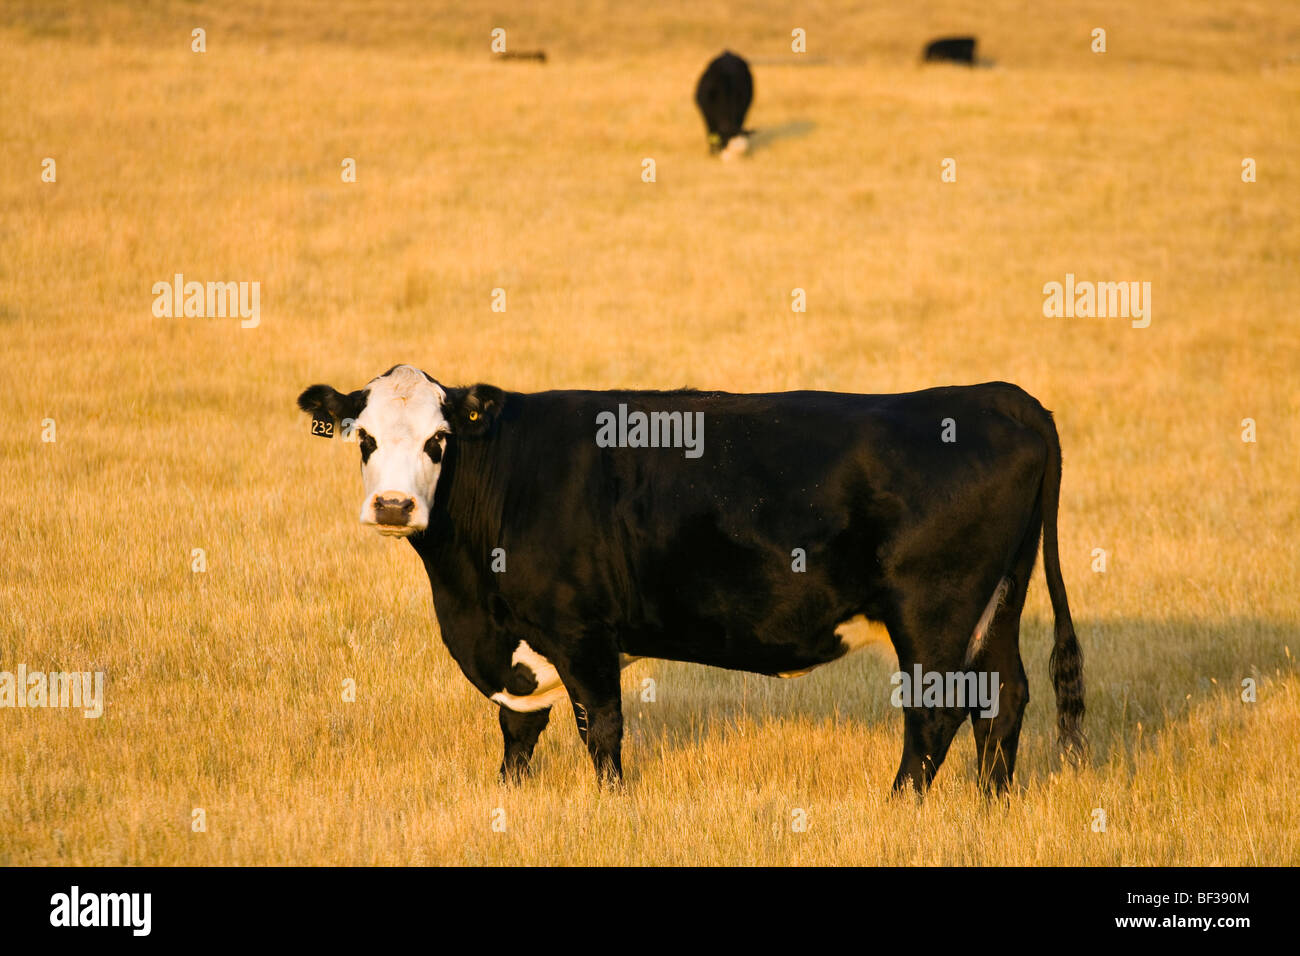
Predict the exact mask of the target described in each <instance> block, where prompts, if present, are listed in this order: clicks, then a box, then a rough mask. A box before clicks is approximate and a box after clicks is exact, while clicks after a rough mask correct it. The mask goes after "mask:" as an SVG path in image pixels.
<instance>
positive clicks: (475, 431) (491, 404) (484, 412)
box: [447, 385, 506, 438]
mask: <svg viewBox="0 0 1300 956" xmlns="http://www.w3.org/2000/svg"><path fill="white" fill-rule="evenodd" d="M505 400H506V393H505V392H503V391H501V389H499V388H497V387H496V386H495V385H471V386H470V387H469V388H454V389H452V390H451V391H450V392H448V394H447V404H448V405H449V406H450V410H451V415H450V416H449V417H450V418H451V433H452V434H453V435H458V436H460V437H461V438H477V437H479V436H480V435H486V434H487V433H488V430H489V429H491V427H492V423H493V422H495V421H496V420H497V416H498V415H500V414H501V408H502V406H503V405H504V404H505Z"/></svg>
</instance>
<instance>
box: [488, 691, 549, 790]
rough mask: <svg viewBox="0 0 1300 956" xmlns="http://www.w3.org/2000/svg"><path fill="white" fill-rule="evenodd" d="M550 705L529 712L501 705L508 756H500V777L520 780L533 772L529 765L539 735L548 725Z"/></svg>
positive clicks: (506, 753)
mask: <svg viewBox="0 0 1300 956" xmlns="http://www.w3.org/2000/svg"><path fill="white" fill-rule="evenodd" d="M550 717H551V708H549V707H547V708H545V709H543V710H533V711H528V712H526V713H520V712H519V711H515V710H511V709H510V708H509V707H502V708H501V714H500V721H501V736H502V737H503V738H504V739H505V756H504V757H503V758H502V760H501V779H502V780H504V781H505V782H507V783H518V782H519V781H520V780H521V779H522V778H523V777H525V776H527V775H528V774H530V773H531V772H532V770H531V767H530V766H529V763H530V761H531V760H532V757H533V748H534V747H536V746H537V738H538V737H540V736H541V734H542V731H543V730H545V729H546V722H547V721H548V720H549V719H550Z"/></svg>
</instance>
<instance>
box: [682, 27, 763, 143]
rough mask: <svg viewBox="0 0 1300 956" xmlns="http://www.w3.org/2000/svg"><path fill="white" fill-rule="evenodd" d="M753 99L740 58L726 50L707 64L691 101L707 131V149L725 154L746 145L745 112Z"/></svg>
mask: <svg viewBox="0 0 1300 956" xmlns="http://www.w3.org/2000/svg"><path fill="white" fill-rule="evenodd" d="M753 100H754V78H753V76H752V75H751V74H750V72H749V64H748V63H746V62H745V61H744V60H743V59H741V58H740V57H738V56H736V54H734V53H732V52H731V51H730V50H728V51H725V52H724V53H723V54H722V55H721V56H719V57H718V58H717V59H715V60H714V61H713V62H712V63H710V64H709V65H708V67H707V68H706V69H705V70H704V75H703V76H701V77H700V82H699V83H698V84H697V85H696V87H695V104H696V105H697V106H698V107H699V108H700V113H701V114H703V116H704V125H705V126H706V127H707V128H708V131H709V152H711V153H722V154H723V156H724V158H729V157H731V156H735V155H738V154H740V153H743V152H745V150H746V149H748V148H749V134H750V132H751V131H750V130H747V129H745V114H746V113H748V112H749V104H750V103H752V102H753Z"/></svg>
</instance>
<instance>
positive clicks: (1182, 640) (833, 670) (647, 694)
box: [623, 617, 1300, 785]
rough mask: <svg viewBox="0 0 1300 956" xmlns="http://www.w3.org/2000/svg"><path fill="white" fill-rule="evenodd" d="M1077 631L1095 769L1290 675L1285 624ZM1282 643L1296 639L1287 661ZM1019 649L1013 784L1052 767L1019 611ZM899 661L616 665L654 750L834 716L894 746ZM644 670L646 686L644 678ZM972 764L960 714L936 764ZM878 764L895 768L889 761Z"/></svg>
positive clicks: (1040, 646)
mask: <svg viewBox="0 0 1300 956" xmlns="http://www.w3.org/2000/svg"><path fill="white" fill-rule="evenodd" d="M1075 627H1076V629H1077V630H1078V633H1079V636H1080V641H1081V643H1082V644H1083V649H1084V658H1085V678H1086V682H1087V708H1088V710H1087V716H1086V718H1085V721H1084V730H1085V732H1086V733H1087V734H1088V737H1089V740H1090V743H1091V748H1092V758H1091V761H1092V763H1093V765H1094V766H1098V767H1101V766H1106V765H1109V764H1112V763H1120V764H1122V765H1124V766H1126V767H1132V766H1133V764H1134V759H1135V757H1136V756H1137V754H1138V752H1139V751H1140V749H1141V748H1143V747H1145V746H1147V745H1149V744H1150V743H1151V742H1152V741H1153V739H1155V738H1156V737H1157V736H1158V735H1159V734H1160V733H1162V732H1163V731H1165V730H1166V729H1168V728H1170V727H1172V726H1174V725H1177V724H1181V723H1184V722H1186V721H1187V720H1188V719H1189V717H1190V716H1191V715H1192V713H1193V712H1194V711H1196V710H1197V709H1198V708H1202V707H1205V706H1212V705H1215V704H1216V702H1218V701H1221V700H1224V699H1226V700H1228V701H1229V702H1231V703H1232V704H1233V705H1234V706H1236V705H1238V704H1239V705H1240V706H1242V707H1243V708H1246V707H1250V706H1252V705H1251V704H1250V703H1247V702H1245V701H1243V700H1242V699H1241V695H1242V693H1243V689H1244V688H1243V684H1242V682H1243V680H1245V679H1246V678H1251V679H1253V681H1254V682H1255V684H1256V685H1257V693H1258V694H1259V696H1260V698H1261V699H1262V697H1263V695H1264V693H1265V691H1264V689H1263V688H1264V687H1265V685H1266V684H1267V682H1268V681H1270V680H1273V679H1277V677H1278V676H1279V675H1280V676H1281V677H1287V676H1294V675H1295V674H1296V673H1297V666H1296V661H1295V655H1296V653H1297V652H1300V639H1298V638H1297V635H1296V633H1295V631H1294V629H1293V628H1288V627H1287V626H1286V625H1285V623H1284V622H1279V621H1269V620H1260V619H1255V618H1230V619H1227V620H1222V619H1221V620H1217V621H1201V620H1195V619H1182V620H1143V619H1136V620H1135V619H1117V620H1087V619H1081V618H1076V619H1075ZM1290 645H1297V646H1296V647H1295V648H1293V649H1292V650H1291V656H1289V657H1288V655H1287V653H1286V648H1287V647H1289V646H1290ZM1021 653H1022V658H1023V660H1024V664H1025V669H1026V671H1027V672H1028V676H1029V684H1030V692H1031V702H1030V705H1029V709H1028V711H1027V712H1026V714H1025V722H1024V727H1023V730H1022V733H1021V747H1020V752H1021V760H1020V765H1019V766H1018V768H1017V771H1016V780H1017V782H1018V783H1019V784H1021V785H1024V784H1027V783H1033V782H1035V781H1041V780H1043V779H1044V778H1046V776H1047V775H1048V774H1050V773H1051V772H1052V771H1053V770H1055V769H1056V768H1057V766H1058V763H1057V761H1056V751H1055V738H1056V730H1055V720H1056V703H1055V698H1054V695H1053V693H1052V685H1051V680H1050V678H1049V675H1048V658H1049V655H1050V653H1051V628H1050V622H1049V621H1047V620H1044V619H1034V618H1029V617H1026V618H1025V620H1024V622H1023V624H1022V627H1021ZM897 667H898V665H897V659H896V658H895V656H894V653H893V648H892V647H891V646H890V645H889V644H888V643H886V642H881V643H880V644H872V645H870V646H869V647H868V648H867V649H865V650H864V651H863V652H861V653H859V654H855V655H853V656H852V657H849V658H846V659H844V660H842V661H837V662H833V663H831V664H828V665H826V666H825V667H822V668H819V669H818V670H816V671H814V672H812V673H811V674H808V675H807V676H805V677H799V678H794V679H789V680H782V679H779V678H769V677H763V676H760V675H756V674H746V673H742V672H737V671H727V670H721V669H718V668H711V667H701V666H698V665H691V664H680V663H675V662H670V661H657V660H641V661H637V662H636V663H634V664H633V665H632V666H630V667H629V668H628V669H627V670H626V671H625V672H624V678H623V711H624V715H625V718H626V725H627V729H628V732H629V733H630V734H634V735H635V737H636V738H637V739H638V741H639V742H640V743H642V744H648V745H649V746H650V748H651V749H652V750H656V749H658V750H665V751H668V750H690V749H695V748H699V747H701V746H706V745H709V744H714V745H716V744H717V742H718V741H719V740H720V739H726V738H727V737H728V736H729V735H731V734H736V733H745V732H750V733H752V732H753V729H754V728H755V727H757V728H758V730H759V732H760V733H764V734H767V733H769V732H771V736H772V738H773V744H774V745H775V746H781V745H782V744H781V735H782V734H787V733H793V734H798V733H800V732H801V731H800V727H803V728H804V729H805V731H806V730H807V729H808V728H809V727H811V726H816V725H824V724H826V723H831V724H833V725H834V726H836V727H842V728H843V729H844V731H845V732H846V739H847V737H848V736H859V738H860V735H862V734H867V735H873V736H878V735H879V733H880V732H881V729H882V728H888V733H889V734H891V735H897V740H896V743H897V746H898V750H899V752H901V748H902V718H901V714H900V711H899V710H898V709H897V708H895V707H894V706H893V705H892V704H891V703H890V695H891V692H892V690H893V686H894V685H893V684H892V683H891V677H892V676H893V674H894V673H895V672H896V671H897ZM647 678H649V679H651V680H652V681H653V684H652V685H650V684H646V683H645V682H646V679H647ZM1243 713H1248V712H1247V711H1243ZM791 745H792V746H797V742H796V741H791ZM891 746H892V745H891ZM891 760H893V761H896V760H897V755H896V754H895V755H894V756H893V757H891ZM973 764H974V748H973V745H972V743H971V741H970V723H969V721H968V722H966V723H965V724H963V727H962V729H961V731H960V732H959V733H958V735H957V738H956V739H955V740H954V743H953V748H952V751H951V752H950V754H949V758H948V761H947V762H946V763H945V765H944V767H945V769H946V770H947V771H948V772H950V773H951V772H953V771H954V770H955V771H956V772H958V773H964V774H972V773H973ZM881 769H882V772H884V770H885V769H887V770H888V773H889V775H891V776H892V773H893V770H894V769H895V766H894V764H893V763H891V764H890V766H889V767H888V768H881Z"/></svg>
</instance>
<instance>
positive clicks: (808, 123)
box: [749, 120, 817, 153]
mask: <svg viewBox="0 0 1300 956" xmlns="http://www.w3.org/2000/svg"><path fill="white" fill-rule="evenodd" d="M816 128H817V124H816V123H814V122H812V120H790V121H789V122H786V123H781V124H780V125H778V126H762V127H759V128H758V129H756V130H754V131H753V133H751V134H750V136H749V152H751V153H753V152H757V151H760V150H764V149H767V148H768V147H769V146H771V145H772V144H773V143H779V142H780V141H781V140H784V139H799V138H800V137H803V136H807V135H808V134H809V133H811V132H812V131H813V130H815V129H816Z"/></svg>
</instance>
